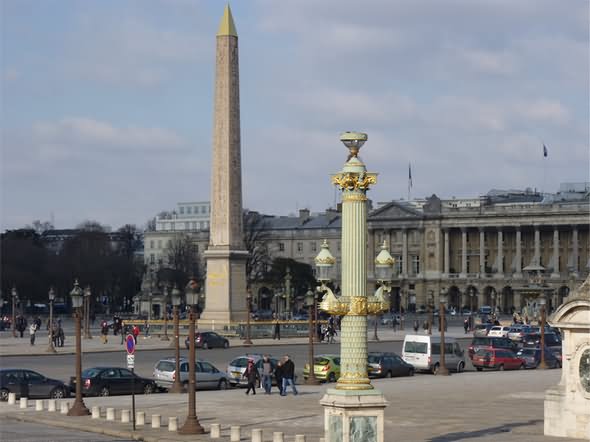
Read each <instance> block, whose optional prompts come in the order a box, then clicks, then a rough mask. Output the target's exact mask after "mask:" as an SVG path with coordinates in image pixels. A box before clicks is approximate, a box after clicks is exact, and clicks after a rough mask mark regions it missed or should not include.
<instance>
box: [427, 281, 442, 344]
mask: <svg viewBox="0 0 590 442" xmlns="http://www.w3.org/2000/svg"><path fill="white" fill-rule="evenodd" d="M439 313H440V312H439ZM433 323H434V292H433V291H432V290H430V291H429V292H428V334H429V335H432V324H433Z"/></svg>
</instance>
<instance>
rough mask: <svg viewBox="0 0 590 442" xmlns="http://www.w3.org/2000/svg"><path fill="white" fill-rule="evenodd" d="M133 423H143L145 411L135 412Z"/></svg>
mask: <svg viewBox="0 0 590 442" xmlns="http://www.w3.org/2000/svg"><path fill="white" fill-rule="evenodd" d="M135 425H145V411H138V412H137V413H135Z"/></svg>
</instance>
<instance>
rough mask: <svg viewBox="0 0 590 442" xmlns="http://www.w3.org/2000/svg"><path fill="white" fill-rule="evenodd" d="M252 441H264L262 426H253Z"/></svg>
mask: <svg viewBox="0 0 590 442" xmlns="http://www.w3.org/2000/svg"><path fill="white" fill-rule="evenodd" d="M250 437H251V438H252V442H262V430H261V429H260V428H253V429H252V434H251V435H250Z"/></svg>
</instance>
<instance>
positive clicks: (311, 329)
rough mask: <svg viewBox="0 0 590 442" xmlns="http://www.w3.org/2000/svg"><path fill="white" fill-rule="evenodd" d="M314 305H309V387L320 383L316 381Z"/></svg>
mask: <svg viewBox="0 0 590 442" xmlns="http://www.w3.org/2000/svg"><path fill="white" fill-rule="evenodd" d="M313 304H315V298H314V303H313ZM313 304H310V305H309V308H308V312H309V313H308V315H309V318H308V322H309V324H308V333H307V334H308V339H309V346H308V359H309V376H307V379H306V381H305V383H306V384H307V385H318V384H319V381H318V380H317V379H316V377H315V363H314V355H313V335H314V333H315V328H314V326H313V320H312V313H313V308H314V306H313Z"/></svg>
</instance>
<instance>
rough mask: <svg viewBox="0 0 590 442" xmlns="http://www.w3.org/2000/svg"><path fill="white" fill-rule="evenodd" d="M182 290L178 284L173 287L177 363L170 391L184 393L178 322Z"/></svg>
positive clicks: (175, 355) (174, 343)
mask: <svg viewBox="0 0 590 442" xmlns="http://www.w3.org/2000/svg"><path fill="white" fill-rule="evenodd" d="M181 296H182V294H181V292H180V290H178V287H176V285H175V286H174V288H173V289H172V299H171V301H172V309H173V315H174V342H173V343H172V345H174V362H175V365H176V367H175V368H176V371H175V372H174V383H173V384H172V387H171V388H170V389H169V390H168V393H184V387H183V385H182V383H181V382H180V344H179V339H180V336H179V324H178V306H179V305H180V302H181Z"/></svg>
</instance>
